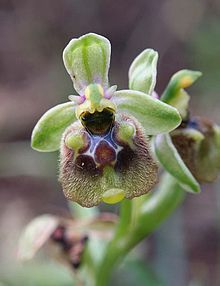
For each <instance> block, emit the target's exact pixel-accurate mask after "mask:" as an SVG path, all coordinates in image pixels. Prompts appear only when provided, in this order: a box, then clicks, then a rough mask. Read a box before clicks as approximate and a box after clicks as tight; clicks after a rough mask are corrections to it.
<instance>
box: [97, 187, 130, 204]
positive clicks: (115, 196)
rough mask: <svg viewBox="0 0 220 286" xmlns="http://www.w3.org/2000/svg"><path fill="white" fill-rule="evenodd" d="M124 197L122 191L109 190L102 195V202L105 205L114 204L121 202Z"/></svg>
mask: <svg viewBox="0 0 220 286" xmlns="http://www.w3.org/2000/svg"><path fill="white" fill-rule="evenodd" d="M124 197H125V192H124V190H122V189H116V188H115V189H109V190H107V191H106V192H104V194H103V195H102V200H103V202H104V203H107V204H116V203H119V202H120V201H122V200H123V199H124Z"/></svg>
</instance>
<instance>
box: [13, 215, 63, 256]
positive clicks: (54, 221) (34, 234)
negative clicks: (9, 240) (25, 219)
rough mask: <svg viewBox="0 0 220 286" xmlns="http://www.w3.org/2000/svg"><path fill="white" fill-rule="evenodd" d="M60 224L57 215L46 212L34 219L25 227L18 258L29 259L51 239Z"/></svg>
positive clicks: (20, 240)
mask: <svg viewBox="0 0 220 286" xmlns="http://www.w3.org/2000/svg"><path fill="white" fill-rule="evenodd" d="M58 224H59V220H58V218H57V217H55V216H53V215H49V214H44V215H41V216H38V217H36V218H35V219H33V220H32V221H31V222H30V223H29V224H28V225H27V226H26V227H25V229H24V231H23V233H22V234H21V237H20V239H19V246H18V258H19V259H20V260H29V259H31V258H33V256H34V255H35V253H36V252H37V251H38V250H39V249H40V248H41V247H42V246H43V245H44V244H45V243H46V242H47V240H49V238H50V236H51V234H52V233H53V231H54V230H55V229H56V227H57V226H58Z"/></svg>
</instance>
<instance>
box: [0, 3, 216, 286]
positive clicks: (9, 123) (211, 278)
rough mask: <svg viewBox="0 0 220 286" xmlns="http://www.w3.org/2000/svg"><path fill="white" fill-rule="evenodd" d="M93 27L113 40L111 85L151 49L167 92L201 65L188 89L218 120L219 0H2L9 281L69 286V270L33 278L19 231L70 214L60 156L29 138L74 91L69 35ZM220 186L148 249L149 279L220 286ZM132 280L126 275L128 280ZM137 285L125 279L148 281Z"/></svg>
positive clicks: (1, 177) (123, 82)
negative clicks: (185, 71) (49, 216)
mask: <svg viewBox="0 0 220 286" xmlns="http://www.w3.org/2000/svg"><path fill="white" fill-rule="evenodd" d="M87 32H95V33H99V34H102V35H104V36H106V37H108V38H109V39H110V41H111V43H112V59H111V68H110V82H111V84H117V85H118V87H119V88H126V87H127V85H128V80H127V71H128V68H129V65H130V63H131V62H132V60H133V59H134V57H135V56H137V55H138V53H139V52H141V51H142V50H143V49H144V48H147V47H151V48H154V49H155V50H157V51H158V52H159V55H160V57H159V64H158V78H157V86H156V90H157V92H159V93H161V92H162V91H163V89H164V87H165V85H166V83H167V81H168V80H169V78H170V76H171V75H172V74H173V73H174V72H176V71H177V70H179V69H182V68H189V69H194V70H200V71H202V72H203V77H202V78H201V79H200V80H199V81H198V82H197V83H196V84H195V86H194V87H193V88H191V90H190V91H191V94H192V100H191V107H192V113H193V114H198V115H203V116H206V117H208V118H209V119H212V120H214V121H215V122H217V123H218V124H220V113H219V108H220V107H219V105H218V102H219V99H218V98H219V90H220V68H219V67H220V55H219V54H220V1H219V0H186V1H183V0H158V1H146V0H137V1H131V0H117V1H110V0H81V1H80V0H63V1H59V0H45V1H36V0H19V1H17V0H0V39H1V41H0V100H1V104H0V243H1V246H0V285H1V286H2V285H13V286H14V285H15V286H20V285H27V286H29V285H34V286H35V285H36V286H39V285H46V286H47V285H51V286H55V285H67V286H68V285H71V282H70V278H67V276H68V274H67V273H64V272H62V273H61V274H60V276H59V277H60V278H59V279H61V280H59V279H58V278H56V279H55V280H56V281H55V280H54V281H52V280H51V281H52V282H51V281H50V282H49V281H48V282H47V283H45V282H44V283H43V284H42V282H40V281H41V280H36V281H37V282H36V281H35V280H34V278H33V277H34V275H36V277H38V278H39V277H41V276H44V275H49V276H51V275H50V273H52V272H53V271H52V270H51V269H49V268H48V270H47V271H46V270H45V269H46V268H44V269H43V267H42V265H41V267H40V266H38V268H37V270H36V269H35V270H34V271H35V272H33V274H31V275H30V272H29V270H27V269H26V270H25V269H23V268H21V266H18V265H17V263H16V261H15V252H16V245H17V239H18V236H19V233H20V232H21V229H22V227H23V226H24V225H25V224H26V223H27V222H28V221H29V220H30V219H31V218H33V217H35V216H36V215H38V214H42V213H45V212H47V213H48V212H50V213H56V214H57V213H58V214H62V213H65V212H67V206H66V201H65V199H64V197H63V195H62V192H61V188H60V186H59V184H58V183H57V157H58V153H51V154H47V153H45V154H42V153H38V152H36V151H34V150H32V149H31V148H30V136H31V131H32V129H33V127H34V125H35V123H36V121H37V120H38V118H39V117H40V116H41V115H42V114H43V113H44V112H45V111H46V110H47V109H48V108H50V107H52V106H54V105H56V104H58V103H61V102H65V101H67V96H68V95H69V94H74V91H73V88H72V83H71V81H70V78H69V77H68V75H67V73H66V71H65V69H64V66H63V63H62V57H61V55H62V50H63V48H64V47H65V46H66V44H67V43H68V41H69V40H70V39H71V38H73V37H78V36H80V35H82V34H84V33H87ZM219 192H220V182H219V181H218V182H216V183H215V184H212V185H207V186H204V187H203V192H202V193H201V194H200V195H197V196H193V195H188V196H187V200H186V201H185V203H184V206H183V207H182V208H181V209H179V210H178V211H177V212H176V213H175V215H173V216H172V217H171V218H170V219H169V220H168V221H167V222H166V223H164V224H163V225H162V226H161V227H160V229H159V230H158V231H157V232H156V233H155V234H153V235H152V236H151V238H150V239H149V240H148V242H146V243H145V244H144V245H143V249H144V252H145V255H144V260H145V261H146V263H145V265H146V272H148V271H150V272H151V273H153V274H152V275H153V276H154V277H156V278H155V281H156V282H155V281H154V282H149V283H148V285H168V286H175V285H178V286H185V285H189V286H197V285H198V286H200V285H201V286H203V285H213V286H218V285H220V274H219V273H220V240H219V236H220V233H219V221H220V193H219ZM49 263H51V262H49ZM45 267H46V266H45ZM51 267H56V266H51ZM33 268H34V267H33ZM133 268H135V266H134V267H133ZM59 269H60V268H59ZM149 269H150V270H149ZM50 271H51V272H50ZM59 271H61V270H59ZM63 271H64V270H63ZM28 272H29V273H28ZM121 273H123V271H122V272H121ZM62 275H63V276H62ZM29 276H31V277H29ZM124 276H126V275H121V278H120V279H124V281H126V277H124ZM123 277H124V278H123ZM39 279H40V278H39ZM65 279H66V280H65ZM68 279H69V280H68ZM58 281H61V282H60V284H57V283H58ZM64 281H65V282H64ZM117 281H119V280H117V279H116V282H115V285H116V284H117V283H118V284H117V285H121V284H120V283H119V282H117ZM131 281H132V278H131V279H130V280H128V279H127V282H123V283H124V285H146V284H145V282H143V283H141V282H139V283H138V284H132V283H133V282H131ZM152 281H153V280H152ZM68 283H69V284H68ZM129 283H130V284H129ZM134 283H135V282H134ZM153 283H156V284H153Z"/></svg>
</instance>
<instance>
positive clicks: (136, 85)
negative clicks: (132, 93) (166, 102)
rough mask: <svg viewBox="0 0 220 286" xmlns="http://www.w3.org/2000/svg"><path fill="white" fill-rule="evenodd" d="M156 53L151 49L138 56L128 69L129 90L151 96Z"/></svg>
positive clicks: (154, 75) (154, 79)
mask: <svg viewBox="0 0 220 286" xmlns="http://www.w3.org/2000/svg"><path fill="white" fill-rule="evenodd" d="M157 60H158V53H157V52H156V51H154V50H152V49H146V50H144V51H143V52H142V53H141V54H140V55H138V56H137V57H136V58H135V59H134V61H133V63H132V64H131V66H130V69H129V73H128V76H129V89H133V90H138V91H142V92H144V93H147V94H151V93H152V92H153V90H154V87H155V84H156V76H157Z"/></svg>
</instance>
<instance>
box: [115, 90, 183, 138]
mask: <svg viewBox="0 0 220 286" xmlns="http://www.w3.org/2000/svg"><path fill="white" fill-rule="evenodd" d="M112 101H113V102H114V103H115V104H116V106H117V110H118V111H119V112H124V113H127V114H130V115H132V116H134V117H135V118H136V119H137V120H138V121H139V122H140V123H141V125H142V126H143V127H144V129H145V132H146V134H147V135H156V134H158V133H164V132H170V131H171V130H173V129H175V128H176V127H177V126H178V125H179V124H180V123H181V117H180V115H179V112H178V111H177V110H176V109H175V108H174V107H172V106H170V105H167V104H165V103H163V102H161V101H160V100H158V99H154V98H152V97H151V96H150V95H147V94H145V93H143V92H140V91H134V90H120V91H116V92H115V95H114V96H113V98H112Z"/></svg>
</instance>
